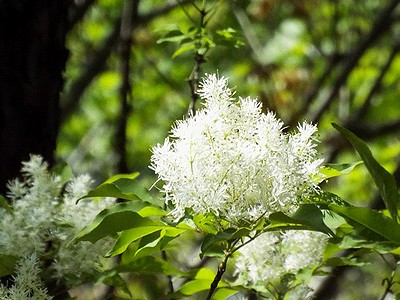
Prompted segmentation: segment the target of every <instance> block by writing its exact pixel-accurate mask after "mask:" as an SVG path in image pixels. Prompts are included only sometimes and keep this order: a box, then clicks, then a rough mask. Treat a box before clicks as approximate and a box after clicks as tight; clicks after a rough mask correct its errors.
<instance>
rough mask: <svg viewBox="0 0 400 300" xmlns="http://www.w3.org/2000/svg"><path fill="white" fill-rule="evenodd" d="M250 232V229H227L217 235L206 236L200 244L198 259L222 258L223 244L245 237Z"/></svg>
mask: <svg viewBox="0 0 400 300" xmlns="http://www.w3.org/2000/svg"><path fill="white" fill-rule="evenodd" d="M250 232H251V229H250V228H238V229H236V228H228V229H225V230H224V231H221V232H218V233H217V234H215V235H214V234H208V235H206V236H205V238H204V240H203V243H202V244H201V253H200V258H203V257H204V256H210V257H213V256H217V257H223V256H224V243H226V242H228V241H233V240H236V239H238V238H241V237H244V236H247V235H248V234H249V233H250Z"/></svg>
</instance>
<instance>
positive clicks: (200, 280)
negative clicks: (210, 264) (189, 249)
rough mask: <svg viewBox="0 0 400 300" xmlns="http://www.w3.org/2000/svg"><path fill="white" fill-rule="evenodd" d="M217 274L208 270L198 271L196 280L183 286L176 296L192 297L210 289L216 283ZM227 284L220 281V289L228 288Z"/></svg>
mask: <svg viewBox="0 0 400 300" xmlns="http://www.w3.org/2000/svg"><path fill="white" fill-rule="evenodd" d="M215 275H216V274H215V272H214V271H213V270H211V269H208V268H201V269H199V270H198V271H197V274H196V275H195V277H194V279H193V280H191V281H189V282H186V283H185V284H184V285H182V286H181V287H180V288H179V289H178V290H177V291H176V293H174V295H184V296H190V295H193V294H196V293H198V292H201V291H206V290H209V289H210V285H211V283H212V282H213V281H214V277H215ZM228 286H229V285H227V284H226V283H224V282H223V281H220V282H219V284H218V287H228Z"/></svg>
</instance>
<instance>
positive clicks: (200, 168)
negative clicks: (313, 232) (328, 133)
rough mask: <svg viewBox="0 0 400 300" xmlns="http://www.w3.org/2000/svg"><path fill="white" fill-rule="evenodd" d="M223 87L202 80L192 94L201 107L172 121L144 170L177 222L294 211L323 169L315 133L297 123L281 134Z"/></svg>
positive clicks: (257, 109)
mask: <svg viewBox="0 0 400 300" xmlns="http://www.w3.org/2000/svg"><path fill="white" fill-rule="evenodd" d="M227 84H228V83H227V79H226V78H224V77H222V78H218V77H217V76H216V75H209V76H207V77H206V78H205V79H204V80H203V82H202V83H201V84H200V89H199V91H198V94H199V95H200V97H201V98H203V99H204V108H203V109H202V110H200V111H199V112H198V113H197V114H196V115H195V116H190V117H188V118H186V119H184V120H180V121H177V122H176V123H175V124H174V126H173V128H172V130H171V134H170V137H168V138H167V139H166V140H165V142H164V143H163V144H162V145H157V146H156V147H154V148H153V155H152V158H151V165H150V168H151V169H153V170H154V171H155V173H156V174H158V176H159V179H161V180H162V181H163V182H164V186H163V191H164V192H165V195H166V199H165V200H166V202H171V203H172V204H173V205H174V210H173V211H172V212H171V213H172V215H173V216H175V217H176V218H180V217H182V216H183V215H184V213H185V210H186V209H189V211H190V212H191V213H193V214H205V213H212V214H214V215H216V216H220V217H222V218H224V219H226V220H228V221H229V222H230V223H231V224H233V225H238V224H243V223H251V222H254V220H256V219H258V218H259V217H261V216H263V215H265V216H268V215H269V214H270V213H272V212H276V211H284V212H290V211H293V210H294V209H295V207H296V205H297V204H298V198H299V196H301V195H303V194H304V193H307V191H309V190H310V189H312V188H313V187H314V178H315V176H316V175H317V174H318V169H319V166H320V165H321V163H322V160H319V159H317V151H316V149H315V147H316V140H315V138H314V137H313V135H314V133H315V132H316V130H317V128H316V126H314V125H311V124H308V123H304V124H301V125H299V127H298V130H297V132H295V133H284V131H283V123H282V122H281V121H280V120H278V119H277V118H276V117H275V115H274V114H273V113H271V112H268V113H266V114H264V113H262V110H261V104H260V103H259V102H257V101H256V100H254V99H250V98H241V97H239V99H237V100H235V99H233V98H232V96H233V95H234V92H233V91H231V90H230V89H229V88H228V86H227Z"/></svg>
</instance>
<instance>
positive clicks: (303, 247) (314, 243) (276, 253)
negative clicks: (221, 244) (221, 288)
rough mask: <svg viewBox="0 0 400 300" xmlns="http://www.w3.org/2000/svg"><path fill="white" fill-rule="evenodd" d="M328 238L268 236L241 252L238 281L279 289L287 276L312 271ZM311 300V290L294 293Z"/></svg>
mask: <svg viewBox="0 0 400 300" xmlns="http://www.w3.org/2000/svg"><path fill="white" fill-rule="evenodd" d="M326 243H327V236H326V235H325V234H323V233H321V232H316V231H308V230H293V231H285V232H266V233H263V234H262V235H260V236H259V237H257V238H255V239H254V240H253V241H251V242H249V243H248V244H246V245H245V246H243V247H242V248H240V249H239V252H240V253H239V254H238V255H237V257H236V263H235V264H236V275H238V280H239V281H240V282H243V283H245V284H249V285H251V286H255V287H261V288H265V287H268V286H269V285H275V286H278V285H279V283H280V281H281V280H282V279H283V278H284V276H285V275H288V274H297V273H298V272H299V270H301V269H304V268H312V267H314V266H316V265H318V264H319V263H320V262H321V260H322V253H323V251H324V249H325V246H326ZM291 294H292V298H291V299H296V297H294V296H293V295H294V294H297V295H298V294H302V295H303V296H302V297H300V298H297V299H308V298H307V297H306V295H310V289H309V288H308V287H307V285H306V284H302V285H300V286H298V287H296V288H295V289H293V290H292V291H291Z"/></svg>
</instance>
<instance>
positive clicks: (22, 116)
mask: <svg viewBox="0 0 400 300" xmlns="http://www.w3.org/2000/svg"><path fill="white" fill-rule="evenodd" d="M69 5H70V0H34V1H32V0H0V193H4V191H5V184H6V182H7V181H8V180H9V179H12V178H15V177H17V176H18V173H19V169H20V166H21V161H23V160H27V159H28V158H29V154H30V153H35V154H41V155H42V156H43V157H44V158H45V159H46V160H47V161H49V162H50V164H52V163H53V153H54V150H55V147H56V137H57V132H58V127H59V94H60V91H61V89H62V86H63V77H62V73H63V70H64V67H65V63H66V59H67V53H68V52H67V50H66V49H65V34H66V28H67V12H68V8H69Z"/></svg>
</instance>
